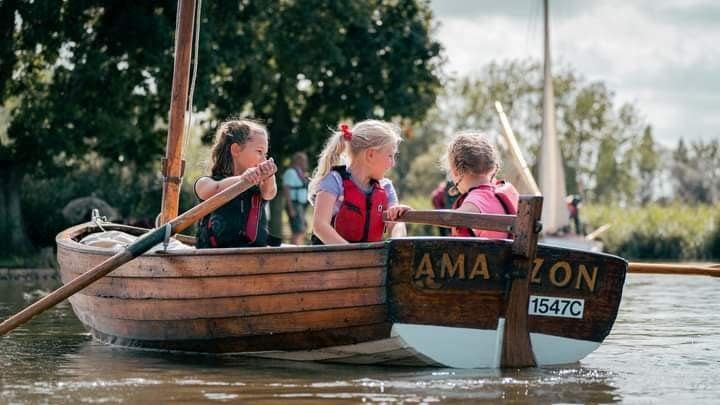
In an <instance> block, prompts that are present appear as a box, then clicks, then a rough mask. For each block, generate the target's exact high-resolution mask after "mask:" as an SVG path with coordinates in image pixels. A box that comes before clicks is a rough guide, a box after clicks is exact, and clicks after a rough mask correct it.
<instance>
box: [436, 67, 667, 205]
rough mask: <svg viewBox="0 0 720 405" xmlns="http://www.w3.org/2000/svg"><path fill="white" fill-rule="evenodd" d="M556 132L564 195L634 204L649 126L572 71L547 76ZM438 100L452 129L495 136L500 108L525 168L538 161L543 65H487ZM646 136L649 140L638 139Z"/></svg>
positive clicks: (648, 151) (647, 166) (645, 163)
mask: <svg viewBox="0 0 720 405" xmlns="http://www.w3.org/2000/svg"><path fill="white" fill-rule="evenodd" d="M553 85H554V90H555V101H556V127H557V135H558V138H559V141H560V147H561V153H562V155H563V164H564V168H565V175H566V188H567V190H568V192H569V193H584V194H586V196H587V197H590V198H592V199H595V200H601V201H620V202H628V203H632V202H636V201H638V200H639V199H641V197H640V194H639V193H638V189H637V188H638V185H637V182H638V180H637V179H638V176H639V173H641V172H642V173H643V175H644V176H652V175H653V173H654V171H655V169H656V168H655V167H654V166H653V165H652V163H651V161H652V160H653V159H656V158H653V157H652V156H650V155H652V154H653V153H654V151H655V149H654V146H653V145H654V144H653V140H652V136H651V129H650V128H649V126H648V125H646V123H645V121H644V119H643V118H642V116H641V114H640V113H639V111H638V110H637V109H636V108H635V107H634V106H632V105H630V104H623V105H621V106H617V105H616V103H615V102H614V101H613V97H614V95H613V93H612V91H610V90H609V89H608V88H607V87H606V85H605V84H604V83H602V82H587V81H586V80H585V79H584V78H583V77H582V76H581V75H580V74H578V73H577V72H575V71H574V70H573V69H572V68H570V67H564V68H562V69H559V70H558V71H557V73H556V74H555V75H554V77H553ZM447 97H448V99H447V100H444V101H442V102H441V106H443V107H444V108H445V111H444V113H443V114H445V115H447V116H448V117H449V118H448V121H449V122H450V124H449V125H450V127H452V128H454V129H463V128H465V129H471V128H472V129H481V130H485V131H487V132H491V133H494V132H497V131H498V130H499V128H500V124H499V120H498V118H497V115H496V113H495V109H494V107H493V104H494V102H495V100H498V101H500V102H501V103H502V104H503V107H504V109H505V112H506V113H507V115H508V119H509V120H510V123H511V126H512V127H513V131H514V132H515V134H516V136H517V137H518V141H519V143H520V146H521V149H522V150H524V151H525V153H526V155H525V157H526V159H527V160H528V163H529V164H530V165H531V166H533V165H535V163H536V159H535V157H536V155H537V151H538V149H539V142H540V129H541V125H542V118H541V117H542V67H541V65H540V64H539V63H535V62H532V61H529V60H523V61H507V62H503V63H490V64H489V65H487V66H485V67H484V68H483V69H482V71H481V73H480V74H479V75H478V76H475V77H467V78H462V79H459V80H458V81H456V82H455V84H454V85H452V86H451V88H450V90H449V91H448V96H447ZM645 134H647V135H649V136H648V137H645V138H643V136H644V135H645ZM641 149H642V153H641V152H639V150H641Z"/></svg>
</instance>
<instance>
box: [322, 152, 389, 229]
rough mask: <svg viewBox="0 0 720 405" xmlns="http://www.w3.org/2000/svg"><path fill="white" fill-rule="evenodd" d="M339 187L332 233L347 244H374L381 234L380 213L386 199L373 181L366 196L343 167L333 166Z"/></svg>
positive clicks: (381, 215)
mask: <svg viewBox="0 0 720 405" xmlns="http://www.w3.org/2000/svg"><path fill="white" fill-rule="evenodd" d="M333 170H334V171H336V172H337V173H338V174H340V177H341V178H342V185H343V195H342V197H341V198H342V203H341V205H340V210H339V211H338V213H337V214H335V216H334V217H333V220H332V226H333V228H335V231H337V233H338V234H339V235H340V236H342V237H343V239H345V240H346V241H348V242H377V241H379V240H382V237H383V232H384V231H385V222H384V221H383V211H384V210H385V209H387V205H388V197H387V193H386V192H385V189H383V188H382V186H381V185H380V183H379V182H378V181H377V180H370V186H371V187H372V189H371V191H370V193H368V194H366V193H365V192H364V191H363V190H361V189H360V187H358V186H357V185H356V184H355V182H354V181H352V179H351V178H350V173H348V171H347V169H346V168H345V166H335V167H333Z"/></svg>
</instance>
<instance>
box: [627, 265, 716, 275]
mask: <svg viewBox="0 0 720 405" xmlns="http://www.w3.org/2000/svg"><path fill="white" fill-rule="evenodd" d="M628 271H629V272H630V273H642V274H668V275H676V276H711V277H720V264H709V265H705V266H696V265H690V264H669V263H637V262H631V263H630V264H629V266H628Z"/></svg>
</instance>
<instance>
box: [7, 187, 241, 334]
mask: <svg viewBox="0 0 720 405" xmlns="http://www.w3.org/2000/svg"><path fill="white" fill-rule="evenodd" d="M252 186H253V184H251V183H249V182H247V181H240V182H238V183H236V184H234V185H232V186H230V187H228V188H226V189H225V190H223V191H221V192H220V193H218V194H215V195H214V196H212V197H210V198H208V199H207V200H205V201H203V202H202V203H200V204H198V205H196V206H195V207H193V208H191V209H189V210H188V211H186V212H185V213H183V214H182V215H180V216H179V217H177V218H175V219H173V220H171V221H170V222H168V223H167V224H165V225H163V226H161V227H159V228H155V229H153V230H152V231H150V232H148V233H146V234H145V235H143V236H142V237H140V238H139V239H138V240H136V241H135V242H133V243H131V244H130V245H128V246H127V247H125V248H124V249H123V250H121V251H120V252H118V253H116V254H115V255H113V256H112V257H110V258H108V259H107V260H105V261H103V262H102V263H100V264H98V265H97V266H95V267H93V268H92V269H90V270H88V271H86V272H85V273H83V274H82V275H80V276H78V277H76V278H75V279H73V280H72V281H70V282H69V283H67V284H65V285H64V286H62V287H60V288H58V289H57V290H55V291H53V292H52V293H50V294H48V295H47V296H45V297H43V298H42V299H40V300H38V301H37V302H35V303H34V304H32V305H30V306H29V307H27V308H25V309H23V310H22V311H20V312H18V313H17V314H15V315H13V316H11V317H10V318H8V319H6V320H5V321H4V322H3V323H1V324H0V336H3V335H5V334H7V333H8V332H10V331H12V330H13V329H15V328H17V327H18V326H20V325H22V324H24V323H25V322H27V321H29V320H30V319H31V318H32V317H34V316H35V315H37V314H39V313H41V312H43V311H45V310H46V309H49V308H52V307H53V306H55V305H57V304H58V303H59V302H61V301H63V300H64V299H66V298H68V297H70V296H71V295H73V294H75V293H77V292H78V291H80V290H82V289H84V288H85V287H87V286H89V285H90V284H92V283H94V282H95V281H97V280H99V279H101V278H102V277H104V276H105V275H107V274H108V273H110V272H111V271H113V270H115V269H116V268H118V267H120V266H121V265H123V264H125V263H127V262H129V261H130V260H132V259H134V258H136V257H138V256H140V255H141V254H143V253H145V252H147V251H148V250H149V249H150V248H152V247H153V246H155V245H157V244H158V243H160V242H162V241H163V240H165V237H166V236H167V237H169V236H170V235H174V234H176V233H178V232H180V231H182V230H183V229H186V228H187V227H189V226H190V225H192V224H193V223H195V222H196V221H198V220H199V219H201V218H202V217H204V216H205V215H207V214H209V213H210V212H212V211H214V210H216V209H218V208H219V207H221V206H222V205H224V204H226V203H227V202H229V201H230V200H232V199H233V198H235V197H237V196H238V195H240V194H241V193H242V192H244V191H246V190H248V189H249V188H250V187H252Z"/></svg>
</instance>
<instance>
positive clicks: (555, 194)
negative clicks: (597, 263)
mask: <svg viewBox="0 0 720 405" xmlns="http://www.w3.org/2000/svg"><path fill="white" fill-rule="evenodd" d="M543 6H544V7H543V8H544V17H545V18H544V22H545V24H544V27H545V32H544V34H545V35H544V55H543V59H544V67H543V123H542V139H541V142H540V154H539V156H538V174H539V175H538V180H539V181H538V185H539V186H540V191H541V192H542V195H543V198H544V203H543V210H542V211H543V212H542V221H543V231H544V232H545V233H555V232H557V231H559V230H560V229H561V228H562V227H564V226H566V225H567V224H568V212H567V208H566V206H565V194H566V191H565V171H564V170H563V162H562V155H561V153H560V144H559V142H558V138H557V134H556V133H555V93H554V91H553V82H552V69H551V57H550V18H549V11H548V0H543Z"/></svg>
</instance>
